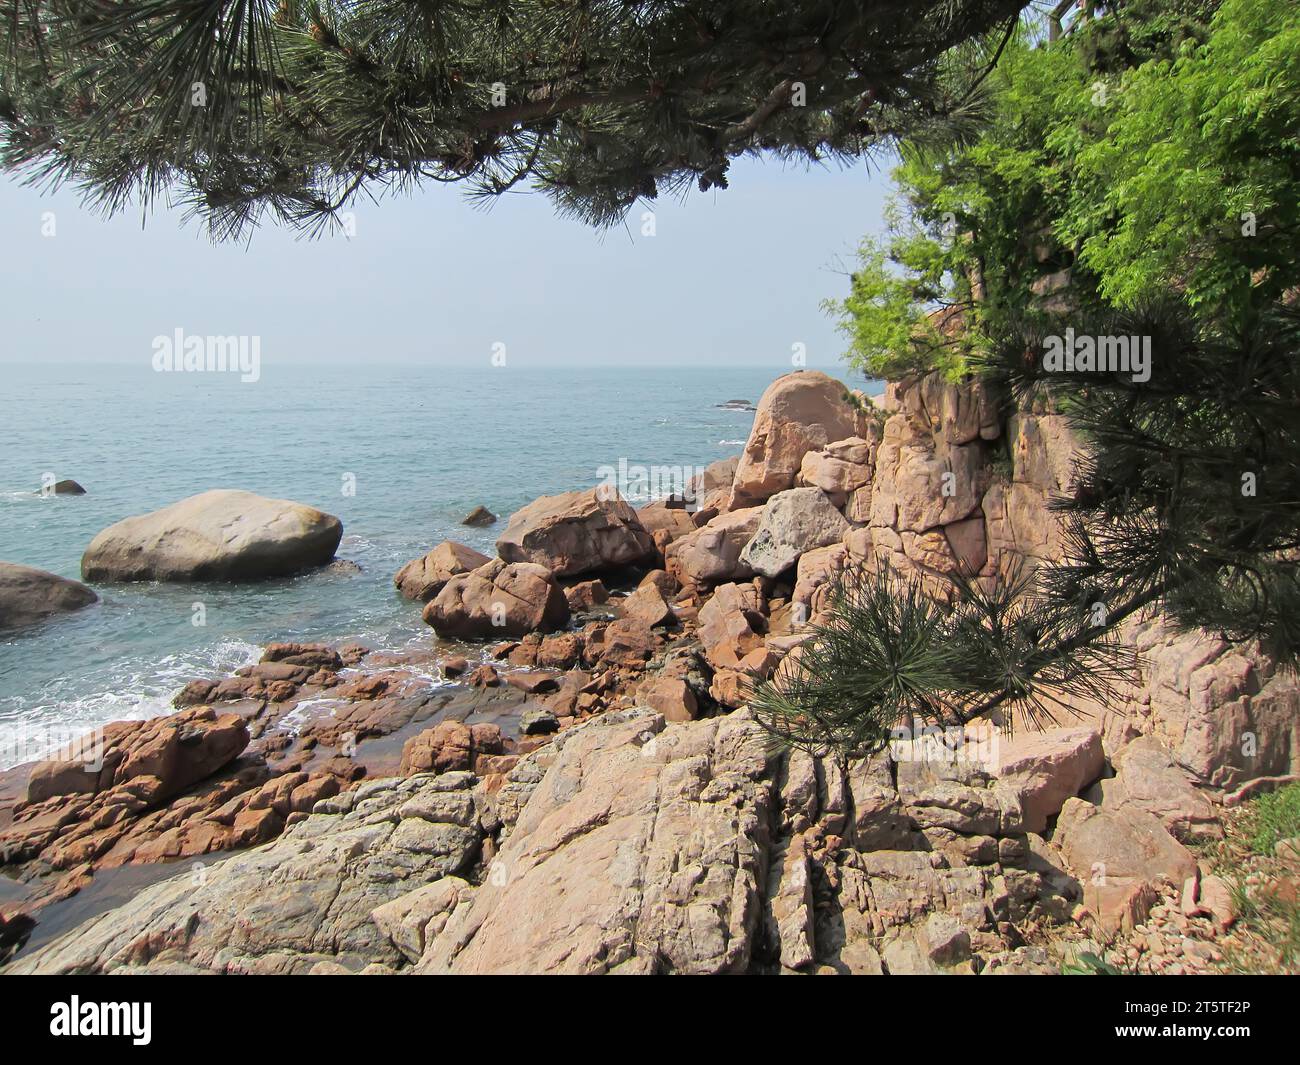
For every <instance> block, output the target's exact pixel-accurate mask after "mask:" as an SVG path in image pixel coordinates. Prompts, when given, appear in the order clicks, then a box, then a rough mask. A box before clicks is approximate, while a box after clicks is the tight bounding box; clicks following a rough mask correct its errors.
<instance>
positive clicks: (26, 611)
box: [0, 562, 99, 629]
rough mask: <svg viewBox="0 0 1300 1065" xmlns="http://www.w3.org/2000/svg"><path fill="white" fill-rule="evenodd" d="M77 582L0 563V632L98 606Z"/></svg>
mask: <svg viewBox="0 0 1300 1065" xmlns="http://www.w3.org/2000/svg"><path fill="white" fill-rule="evenodd" d="M98 600H99V596H97V595H96V594H95V593H94V592H92V591H91V590H90V589H89V588H87V587H86V586H85V585H84V584H82V583H81V582H80V581H71V580H68V579H67V578H66V577H60V576H58V575H56V574H53V573H46V572H45V570H41V569H33V568H32V567H31V566H17V565H15V564H14V563H12V562H0V629H16V628H19V627H20V626H24V625H32V624H35V623H36V622H38V621H44V620H45V619H46V618H48V617H52V616H54V615H56V614H68V613H71V612H72V611H74V610H80V609H81V608H82V607H86V606H89V605H90V604H91V603H94V602H98Z"/></svg>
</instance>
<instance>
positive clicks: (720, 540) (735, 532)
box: [664, 507, 763, 587]
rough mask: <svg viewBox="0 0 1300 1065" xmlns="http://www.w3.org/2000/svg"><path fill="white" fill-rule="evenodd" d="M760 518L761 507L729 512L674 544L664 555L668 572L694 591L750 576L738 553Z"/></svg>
mask: <svg viewBox="0 0 1300 1065" xmlns="http://www.w3.org/2000/svg"><path fill="white" fill-rule="evenodd" d="M762 516H763V508H762V507H746V508H745V509H744V510H733V511H729V512H728V513H726V514H719V515H718V516H717V517H716V518H714V519H713V520H712V521H710V522H709V523H708V524H707V525H705V526H704V527H703V528H701V529H697V530H696V531H695V532H693V533H691V534H690V535H688V536H683V537H681V539H678V540H674V541H673V542H672V543H671V544H669V545H668V548H667V550H666V551H665V552H664V558H665V564H666V567H667V570H668V572H669V573H671V574H672V575H673V576H674V577H675V578H676V579H677V580H678V581H679V582H681V583H682V584H683V585H692V586H696V587H704V586H708V585H712V584H717V583H718V582H719V581H729V580H733V579H734V578H736V577H747V576H750V575H752V571H751V570H750V569H749V567H748V566H747V565H746V564H745V563H743V562H741V560H740V553H741V551H743V550H744V547H745V545H746V544H747V543H749V541H750V540H751V539H753V536H754V533H756V532H757V531H758V523H759V521H760V520H761V519H762Z"/></svg>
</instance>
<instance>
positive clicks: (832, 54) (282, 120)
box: [0, 0, 1024, 237]
mask: <svg viewBox="0 0 1300 1065" xmlns="http://www.w3.org/2000/svg"><path fill="white" fill-rule="evenodd" d="M1023 2H1024V0H880V2H873V3H870V4H863V3H858V2H840V0H809V2H804V3H797V4H792V3H788V2H786V0H728V2H709V0H703V2H702V0H649V2H641V3H629V2H612V0H320V2H308V0H278V2H275V3H273V2H271V0H0V13H2V14H0V42H2V43H3V48H0V54H2V55H3V57H4V60H5V66H4V72H3V82H2V84H0V162H2V163H3V165H4V166H5V167H6V168H8V169H11V170H20V171H23V172H25V173H27V174H28V175H30V176H32V177H33V178H34V179H36V180H38V181H48V182H56V183H57V182H62V181H74V182H78V183H81V184H82V185H83V186H84V187H85V188H86V190H87V191H88V193H89V195H90V198H91V200H92V202H94V203H96V204H98V205H100V206H101V207H103V208H105V209H107V210H110V211H111V210H117V209H120V208H122V207H123V206H125V205H127V204H129V203H131V202H134V201H143V202H145V203H146V204H147V203H148V202H150V201H152V200H154V199H155V198H157V197H160V196H164V195H168V196H174V197H176V198H178V199H179V200H180V201H182V202H185V203H186V204H188V206H189V207H190V208H191V209H192V210H193V211H194V212H195V213H197V214H198V215H199V216H200V217H202V218H203V219H205V220H207V221H208V222H209V223H210V224H211V226H212V229H213V232H214V233H215V234H216V235H217V236H219V237H223V236H231V235H237V234H240V233H243V232H245V231H246V230H247V229H248V227H249V226H251V225H255V224H256V223H257V221H258V220H259V219H260V218H262V217H263V216H264V215H266V214H267V213H268V212H269V214H270V216H272V217H273V218H275V219H277V220H279V221H287V222H290V223H294V224H299V225H304V226H318V225H320V224H322V223H325V222H328V221H329V220H330V219H331V218H334V217H336V216H337V213H338V212H339V211H340V210H341V209H342V208H343V207H345V206H346V205H348V204H349V203H351V202H353V201H354V200H355V198H356V197H357V196H358V195H362V194H366V195H371V196H377V195H379V194H380V193H381V192H383V191H384V190H386V189H394V190H402V189H406V188H410V187H411V186H414V185H418V184H420V183H422V182H426V181H439V182H450V183H463V184H464V185H465V186H467V187H468V189H469V190H470V193H471V195H473V196H475V197H478V198H480V199H484V200H491V199H492V198H494V197H496V196H499V195H501V194H502V193H504V192H506V191H508V190H511V189H515V188H529V187H531V188H536V189H540V190H542V191H544V192H545V193H546V194H548V195H549V196H550V197H551V198H552V199H553V200H554V202H555V204H556V206H557V208H558V209H559V210H560V211H562V212H564V213H566V214H571V215H574V216H577V217H579V218H581V219H584V220H586V221H589V222H593V223H596V224H602V225H607V224H612V223H614V222H617V221H619V220H620V219H622V218H623V216H624V215H625V213H626V212H627V211H628V209H629V208H630V207H631V206H632V205H633V204H635V203H636V202H637V201H638V200H639V199H642V198H644V199H647V200H652V199H654V198H655V197H656V196H658V195H661V194H665V193H669V194H672V193H684V192H685V191H686V190H687V189H688V188H689V187H691V186H696V187H698V188H700V189H701V190H707V189H709V188H712V187H721V188H725V187H726V184H727V171H728V167H729V164H730V161H731V160H732V159H733V158H735V157H736V156H738V155H742V154H747V153H771V154H774V155H777V156H781V157H785V158H790V159H800V160H805V161H810V162H824V161H833V160H837V159H848V158H854V159H856V158H858V157H860V156H861V155H863V154H864V153H866V152H868V151H869V150H871V149H872V148H873V147H874V146H878V145H882V144H886V143H888V142H889V141H890V140H891V138H894V137H896V136H897V135H899V134H900V133H903V132H909V133H911V134H913V135H916V136H918V137H920V138H921V139H926V138H927V137H933V136H939V135H940V134H942V135H944V136H950V135H953V134H954V133H956V132H959V131H960V130H961V129H963V128H965V127H968V126H969V123H970V121H971V120H972V118H973V117H974V116H976V115H977V114H978V112H979V104H980V100H981V94H980V92H979V84H980V82H981V81H982V79H983V76H984V75H985V73H986V72H987V70H988V68H989V65H990V63H991V61H992V60H993V58H994V57H995V56H996V54H997V52H998V49H999V45H1000V44H1001V43H1004V42H1005V36H1006V33H1007V31H1008V30H1009V29H1010V27H1011V26H1012V25H1014V21H1015V18H1016V14H1017V12H1018V10H1019V9H1020V8H1021V7H1022V6H1023Z"/></svg>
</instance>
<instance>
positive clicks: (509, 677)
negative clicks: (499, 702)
mask: <svg viewBox="0 0 1300 1065" xmlns="http://www.w3.org/2000/svg"><path fill="white" fill-rule="evenodd" d="M506 683H507V684H509V685H510V686H511V687H512V688H518V689H519V690H520V691H521V692H524V693H526V694H528V695H541V694H544V693H545V692H553V691H555V690H556V689H557V688H559V686H560V684H559V681H558V680H556V678H555V675H554V674H553V673H507V674H506Z"/></svg>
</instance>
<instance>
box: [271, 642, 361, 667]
mask: <svg viewBox="0 0 1300 1065" xmlns="http://www.w3.org/2000/svg"><path fill="white" fill-rule="evenodd" d="M355 646H356V645H353V647H355ZM363 653H365V652H364V649H363ZM262 661H263V662H285V663H288V664H289V665H291V666H307V667H310V668H311V669H330V670H338V669H342V668H343V666H344V665H345V664H351V663H345V662H344V659H343V655H342V654H340V653H339V652H338V651H336V650H334V648H332V647H331V646H330V645H329V644H326V643H268V644H267V645H266V647H264V648H263V649H262Z"/></svg>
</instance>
